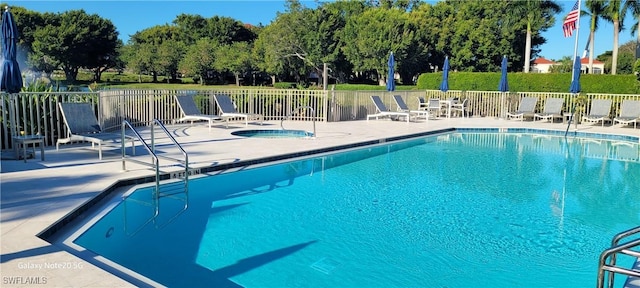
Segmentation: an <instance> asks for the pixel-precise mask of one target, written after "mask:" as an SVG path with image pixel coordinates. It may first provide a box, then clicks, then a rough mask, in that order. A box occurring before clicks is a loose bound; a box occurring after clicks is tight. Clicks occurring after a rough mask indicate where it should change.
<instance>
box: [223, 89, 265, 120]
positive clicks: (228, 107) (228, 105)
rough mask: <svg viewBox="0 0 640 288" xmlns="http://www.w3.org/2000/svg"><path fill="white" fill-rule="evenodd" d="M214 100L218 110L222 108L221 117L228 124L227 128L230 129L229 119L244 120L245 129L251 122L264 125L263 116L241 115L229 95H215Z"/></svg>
mask: <svg viewBox="0 0 640 288" xmlns="http://www.w3.org/2000/svg"><path fill="white" fill-rule="evenodd" d="M213 98H214V99H215V100H216V103H218V108H220V117H222V119H223V120H225V121H226V122H227V128H229V119H231V118H244V125H245V127H246V126H249V120H257V121H260V125H262V122H263V121H264V117H263V116H262V115H260V114H251V113H239V112H238V111H237V110H236V107H235V105H234V104H233V101H231V98H230V97H229V95H225V94H217V95H214V96H213Z"/></svg>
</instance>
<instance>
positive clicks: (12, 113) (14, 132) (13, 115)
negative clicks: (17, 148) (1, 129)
mask: <svg viewBox="0 0 640 288" xmlns="http://www.w3.org/2000/svg"><path fill="white" fill-rule="evenodd" d="M14 96H15V95H14V94H13V93H10V94H9V124H10V126H11V128H10V130H11V139H13V137H14V136H18V130H17V129H16V128H17V127H16V124H17V122H18V121H17V119H16V118H17V116H16V113H15V112H16V110H17V106H16V105H15V104H16V103H15V97H14Z"/></svg>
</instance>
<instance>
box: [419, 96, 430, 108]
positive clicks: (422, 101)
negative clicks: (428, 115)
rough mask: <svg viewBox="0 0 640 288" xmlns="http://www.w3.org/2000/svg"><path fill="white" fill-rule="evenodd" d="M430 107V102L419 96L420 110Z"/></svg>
mask: <svg viewBox="0 0 640 288" xmlns="http://www.w3.org/2000/svg"><path fill="white" fill-rule="evenodd" d="M428 108H429V102H427V101H426V100H424V97H418V110H427V109H428Z"/></svg>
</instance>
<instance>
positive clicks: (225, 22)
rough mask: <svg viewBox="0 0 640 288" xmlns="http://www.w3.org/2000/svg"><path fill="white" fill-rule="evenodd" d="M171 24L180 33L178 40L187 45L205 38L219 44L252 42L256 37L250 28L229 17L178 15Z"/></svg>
mask: <svg viewBox="0 0 640 288" xmlns="http://www.w3.org/2000/svg"><path fill="white" fill-rule="evenodd" d="M173 23H174V24H175V25H176V27H178V29H179V31H180V40H182V41H183V42H184V43H186V44H187V45H190V44H193V43H195V41H197V40H198V39H201V38H205V37H206V38H209V39H211V40H213V41H217V42H218V43H220V44H231V43H233V42H239V41H245V42H253V41H254V40H255V39H256V37H257V35H256V34H255V33H254V32H253V30H251V29H250V27H247V26H246V25H243V24H242V23H241V22H239V21H237V20H235V19H233V18H229V17H219V16H214V17H211V18H208V19H205V18H203V17H202V16H200V15H189V14H180V15H178V16H177V17H176V19H175V20H173Z"/></svg>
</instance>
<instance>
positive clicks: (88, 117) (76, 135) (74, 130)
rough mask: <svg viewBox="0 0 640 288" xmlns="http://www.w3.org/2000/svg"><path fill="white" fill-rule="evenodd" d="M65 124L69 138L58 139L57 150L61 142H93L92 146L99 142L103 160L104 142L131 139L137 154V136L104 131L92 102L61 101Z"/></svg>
mask: <svg viewBox="0 0 640 288" xmlns="http://www.w3.org/2000/svg"><path fill="white" fill-rule="evenodd" d="M59 107H60V112H61V113H62V118H64V125H65V126H66V127H67V138H60V139H58V141H56V150H58V149H60V144H65V143H69V142H73V141H87V142H91V147H95V144H98V157H99V159H100V160H102V144H109V143H120V144H122V139H123V137H124V140H125V141H131V149H132V150H133V154H134V155H135V137H132V136H128V135H124V136H123V135H122V134H121V133H106V132H103V131H102V128H101V127H100V124H98V119H97V118H96V115H95V113H94V111H93V107H92V104H90V103H59Z"/></svg>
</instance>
